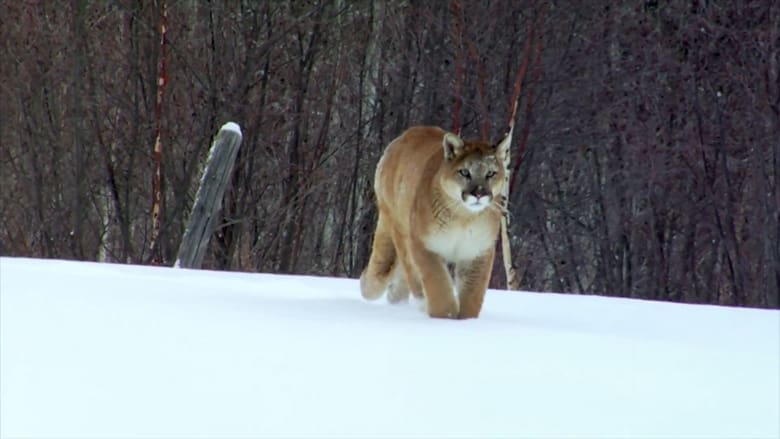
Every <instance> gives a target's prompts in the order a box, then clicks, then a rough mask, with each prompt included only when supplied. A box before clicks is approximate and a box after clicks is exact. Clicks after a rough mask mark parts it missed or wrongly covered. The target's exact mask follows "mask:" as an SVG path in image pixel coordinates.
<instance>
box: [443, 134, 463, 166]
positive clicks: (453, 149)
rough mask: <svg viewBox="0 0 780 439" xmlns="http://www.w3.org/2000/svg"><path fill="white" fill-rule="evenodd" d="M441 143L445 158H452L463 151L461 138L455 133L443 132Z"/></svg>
mask: <svg viewBox="0 0 780 439" xmlns="http://www.w3.org/2000/svg"><path fill="white" fill-rule="evenodd" d="M442 145H443V146H444V159H445V160H452V159H453V158H455V157H457V156H458V155H459V154H460V153H461V152H462V151H463V139H461V138H460V137H458V135H457V134H452V133H445V134H444V140H443V141H442Z"/></svg>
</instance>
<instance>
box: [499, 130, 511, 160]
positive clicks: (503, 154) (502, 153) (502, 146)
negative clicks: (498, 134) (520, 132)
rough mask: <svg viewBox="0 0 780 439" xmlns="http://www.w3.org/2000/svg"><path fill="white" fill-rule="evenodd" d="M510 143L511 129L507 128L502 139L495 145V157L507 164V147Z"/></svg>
mask: <svg viewBox="0 0 780 439" xmlns="http://www.w3.org/2000/svg"><path fill="white" fill-rule="evenodd" d="M511 144H512V130H509V131H508V132H507V133H506V135H505V136H504V138H503V139H501V141H500V142H498V145H496V157H497V158H498V159H499V160H501V161H503V162H505V163H506V164H507V166H508V162H509V157H510V156H509V147H510V146H511Z"/></svg>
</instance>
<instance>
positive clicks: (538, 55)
mask: <svg viewBox="0 0 780 439" xmlns="http://www.w3.org/2000/svg"><path fill="white" fill-rule="evenodd" d="M543 27H544V8H542V11H541V14H540V17H539V24H538V28H539V29H540V30H541V29H542V28H543ZM533 68H534V71H533V77H532V78H531V82H530V84H529V85H528V96H527V98H526V102H525V123H524V124H523V130H522V131H521V132H520V139H519V140H518V142H517V161H515V166H514V168H513V169H512V178H511V181H510V183H509V187H510V188H512V187H514V184H515V179H517V174H518V173H519V172H518V170H519V169H520V164H521V163H522V162H523V154H524V153H525V146H526V144H527V143H528V135H529V133H530V132H531V120H532V118H533V107H534V96H535V91H536V84H537V83H538V82H539V77H540V76H541V74H542V36H541V32H539V34H538V36H537V37H536V44H535V47H534V66H533ZM514 110H515V111H516V110H517V104H515V109H514ZM513 119H514V118H513Z"/></svg>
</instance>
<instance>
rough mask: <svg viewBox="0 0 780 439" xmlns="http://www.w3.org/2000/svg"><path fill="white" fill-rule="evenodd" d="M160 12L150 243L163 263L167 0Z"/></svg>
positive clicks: (157, 260)
mask: <svg viewBox="0 0 780 439" xmlns="http://www.w3.org/2000/svg"><path fill="white" fill-rule="evenodd" d="M160 7H161V12H160V60H159V63H158V66H157V72H158V73H157V102H156V108H155V121H156V128H155V141H154V155H153V158H154V172H153V174H152V234H151V239H150V244H149V250H150V252H151V262H152V263H154V264H160V263H162V256H161V252H160V251H159V248H158V247H159V245H158V238H159V236H160V214H161V211H162V139H161V134H162V119H163V95H164V93H165V86H166V85H167V84H168V74H167V72H166V58H167V57H166V55H167V47H166V46H167V44H166V43H167V39H166V33H167V31H168V4H167V1H166V0H162V2H161V5H160Z"/></svg>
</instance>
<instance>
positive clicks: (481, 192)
mask: <svg viewBox="0 0 780 439" xmlns="http://www.w3.org/2000/svg"><path fill="white" fill-rule="evenodd" d="M471 195H473V196H475V197H477V198H478V199H479V198H480V197H485V196H488V195H490V193H489V192H488V190H487V189H485V188H484V187H483V186H477V187H475V188H474V190H472V191H471Z"/></svg>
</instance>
